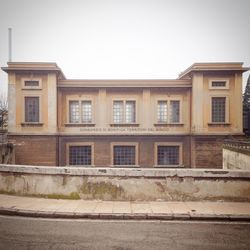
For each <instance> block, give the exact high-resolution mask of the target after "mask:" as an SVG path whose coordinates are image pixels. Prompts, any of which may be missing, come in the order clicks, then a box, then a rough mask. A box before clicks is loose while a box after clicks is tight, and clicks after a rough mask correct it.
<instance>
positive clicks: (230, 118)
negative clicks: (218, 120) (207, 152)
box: [192, 73, 242, 134]
mask: <svg viewBox="0 0 250 250" xmlns="http://www.w3.org/2000/svg"><path fill="white" fill-rule="evenodd" d="M215 79H216V80H226V81H228V83H229V87H228V89H219V88H218V89H216V88H210V87H209V82H210V81H211V80H215ZM241 93H242V76H241V74H237V73H236V74H233V73H228V74H225V73H224V74H223V73H220V74H218V73H217V74H214V73H194V76H193V85H192V94H193V99H192V131H193V133H196V134H240V133H242V94H241ZM212 97H226V98H227V108H226V124H225V125H222V124H220V125H215V124H214V125H211V122H212V119H211V107H212V106H211V98H212Z"/></svg>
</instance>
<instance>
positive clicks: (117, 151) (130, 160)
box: [114, 146, 135, 165]
mask: <svg viewBox="0 0 250 250" xmlns="http://www.w3.org/2000/svg"><path fill="white" fill-rule="evenodd" d="M114 165H135V146H114Z"/></svg>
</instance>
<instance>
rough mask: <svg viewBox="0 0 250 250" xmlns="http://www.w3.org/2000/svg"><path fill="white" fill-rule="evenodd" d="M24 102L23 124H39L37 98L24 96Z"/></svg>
mask: <svg viewBox="0 0 250 250" xmlns="http://www.w3.org/2000/svg"><path fill="white" fill-rule="evenodd" d="M24 102H25V122H39V97H37V96H34V97H33V96H32V97H30V96H29V97H28V96H26V97H25V98H24Z"/></svg>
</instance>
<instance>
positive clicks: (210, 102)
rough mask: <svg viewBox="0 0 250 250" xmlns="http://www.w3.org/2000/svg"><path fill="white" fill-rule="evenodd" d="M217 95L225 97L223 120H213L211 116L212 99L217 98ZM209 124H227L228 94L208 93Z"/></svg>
mask: <svg viewBox="0 0 250 250" xmlns="http://www.w3.org/2000/svg"><path fill="white" fill-rule="evenodd" d="M217 97H222V98H225V122H213V121H212V117H213V114H212V112H213V109H212V99H213V98H217ZM209 108H210V112H209V125H213V124H214V125H216V124H229V95H220V94H217V95H210V97H209Z"/></svg>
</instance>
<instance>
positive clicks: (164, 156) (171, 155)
mask: <svg viewBox="0 0 250 250" xmlns="http://www.w3.org/2000/svg"><path fill="white" fill-rule="evenodd" d="M157 164H158V165H178V164H179V146H158V148H157Z"/></svg>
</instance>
